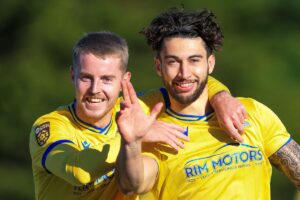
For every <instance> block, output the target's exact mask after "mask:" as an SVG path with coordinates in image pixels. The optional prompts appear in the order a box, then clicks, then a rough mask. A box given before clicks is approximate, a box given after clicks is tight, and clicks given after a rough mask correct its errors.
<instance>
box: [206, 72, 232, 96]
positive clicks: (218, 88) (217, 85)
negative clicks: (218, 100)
mask: <svg viewBox="0 0 300 200" xmlns="http://www.w3.org/2000/svg"><path fill="white" fill-rule="evenodd" d="M222 91H223V92H226V93H229V94H230V91H229V89H228V88H227V87H226V86H225V85H224V84H222V83H221V82H220V81H218V80H217V79H215V78H213V77H212V76H209V77H208V96H209V100H211V99H212V98H213V97H214V96H215V95H216V94H218V93H219V92H222Z"/></svg>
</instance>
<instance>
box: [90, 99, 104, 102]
mask: <svg viewBox="0 0 300 200" xmlns="http://www.w3.org/2000/svg"><path fill="white" fill-rule="evenodd" d="M88 101H89V102H91V103H100V102H103V101H104V99H100V98H89V99H88Z"/></svg>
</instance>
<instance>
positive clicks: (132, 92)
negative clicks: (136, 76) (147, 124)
mask: <svg viewBox="0 0 300 200" xmlns="http://www.w3.org/2000/svg"><path fill="white" fill-rule="evenodd" d="M126 82H127V89H128V93H129V97H130V100H131V103H132V104H135V103H137V102H138V100H137V96H136V92H135V90H134V88H133V85H132V84H131V82H129V81H126Z"/></svg>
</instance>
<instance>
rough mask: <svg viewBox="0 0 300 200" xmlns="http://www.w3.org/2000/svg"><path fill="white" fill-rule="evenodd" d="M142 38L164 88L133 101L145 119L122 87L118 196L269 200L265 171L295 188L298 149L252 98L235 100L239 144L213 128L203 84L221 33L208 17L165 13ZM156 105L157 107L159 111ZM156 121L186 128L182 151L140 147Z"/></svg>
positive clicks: (209, 14) (273, 117)
mask: <svg viewBox="0 0 300 200" xmlns="http://www.w3.org/2000/svg"><path fill="white" fill-rule="evenodd" d="M142 33H143V34H145V36H146V39H147V42H148V44H149V45H150V46H151V47H152V48H153V49H154V50H155V51H156V53H157V54H156V55H157V56H156V58H155V67H156V72H157V73H158V75H159V76H160V77H161V79H162V81H163V83H164V86H165V88H161V89H160V90H157V91H152V92H150V93H149V94H146V95H144V96H143V97H140V99H141V100H142V101H143V102H144V103H145V104H146V105H148V106H149V107H152V108H153V111H152V112H151V114H150V115H149V116H148V115H145V114H144V113H143V112H142V110H141V109H139V104H138V102H137V101H136V95H135V92H133V91H134V90H133V88H132V85H130V84H127V85H126V84H123V94H124V100H125V104H126V106H123V107H122V108H121V111H120V115H119V116H118V119H117V123H118V128H119V131H120V134H121V136H122V143H121V148H120V152H119V156H118V159H117V167H116V179H117V181H118V183H119V186H120V189H121V190H122V192H123V193H125V194H132V193H136V194H140V193H145V192H148V191H151V192H152V194H153V195H154V196H155V198H156V199H208V200H210V199H270V181H271V174H272V166H271V164H272V165H273V166H275V167H277V168H278V169H280V170H281V171H282V172H283V173H284V174H285V175H286V176H287V177H288V178H289V179H290V180H291V182H293V183H294V185H295V186H296V187H297V188H298V189H299V188H300V174H299V172H300V147H299V144H297V142H295V141H294V140H293V139H292V138H291V136H290V134H289V133H288V132H287V130H286V128H285V127H284V125H283V124H282V122H281V121H280V120H279V118H278V117H277V116H276V114H275V113H273V111H271V110H270V109H269V108H267V107H266V106H265V105H263V104H262V103H259V102H257V101H256V100H254V99H250V98H239V99H240V101H241V103H242V104H243V105H244V106H245V107H246V109H247V111H248V119H247V120H246V121H244V123H243V127H244V128H245V131H244V134H243V136H242V137H243V142H241V143H238V142H237V141H234V140H232V139H231V138H230V137H228V135H226V134H225V132H224V129H222V128H221V127H220V124H219V123H218V122H217V117H216V114H215V112H214V109H213V107H212V103H211V102H210V101H209V98H208V87H207V80H208V74H210V73H212V71H213V68H214V65H215V56H214V51H215V50H218V49H219V48H220V47H221V46H222V41H223V34H222V32H221V30H220V27H219V25H218V24H217V23H216V18H215V16H214V15H213V13H212V12H211V11H209V10H206V9H204V10H201V11H193V12H188V11H184V10H178V9H172V10H169V11H167V12H164V13H162V14H160V15H159V16H158V17H156V18H155V19H153V21H152V22H151V24H150V25H149V26H148V27H147V28H144V29H143V31H142ZM158 102H164V104H163V105H164V108H163V111H161V112H159V108H161V107H159V106H161V104H160V105H159V104H157V103H158ZM156 115H158V120H161V121H165V122H172V123H175V124H177V125H180V126H182V127H186V131H185V132H183V134H185V135H187V136H188V137H189V141H187V142H185V143H184V146H185V148H184V149H180V150H179V151H178V152H174V150H172V149H170V148H169V147H168V146H166V145H161V144H159V143H155V144H153V143H152V144H147V145H143V146H142V144H141V138H143V136H144V135H145V134H146V133H147V131H148V129H149V127H151V123H152V121H153V120H154V119H155V117H156ZM236 119H238V118H236ZM157 134H160V133H159V132H158V133H157Z"/></svg>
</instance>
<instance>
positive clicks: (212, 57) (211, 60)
mask: <svg viewBox="0 0 300 200" xmlns="http://www.w3.org/2000/svg"><path fill="white" fill-rule="evenodd" d="M215 64H216V59H215V55H213V54H211V55H210V56H209V57H208V74H211V73H212V72H213V71H214V68H215Z"/></svg>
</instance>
